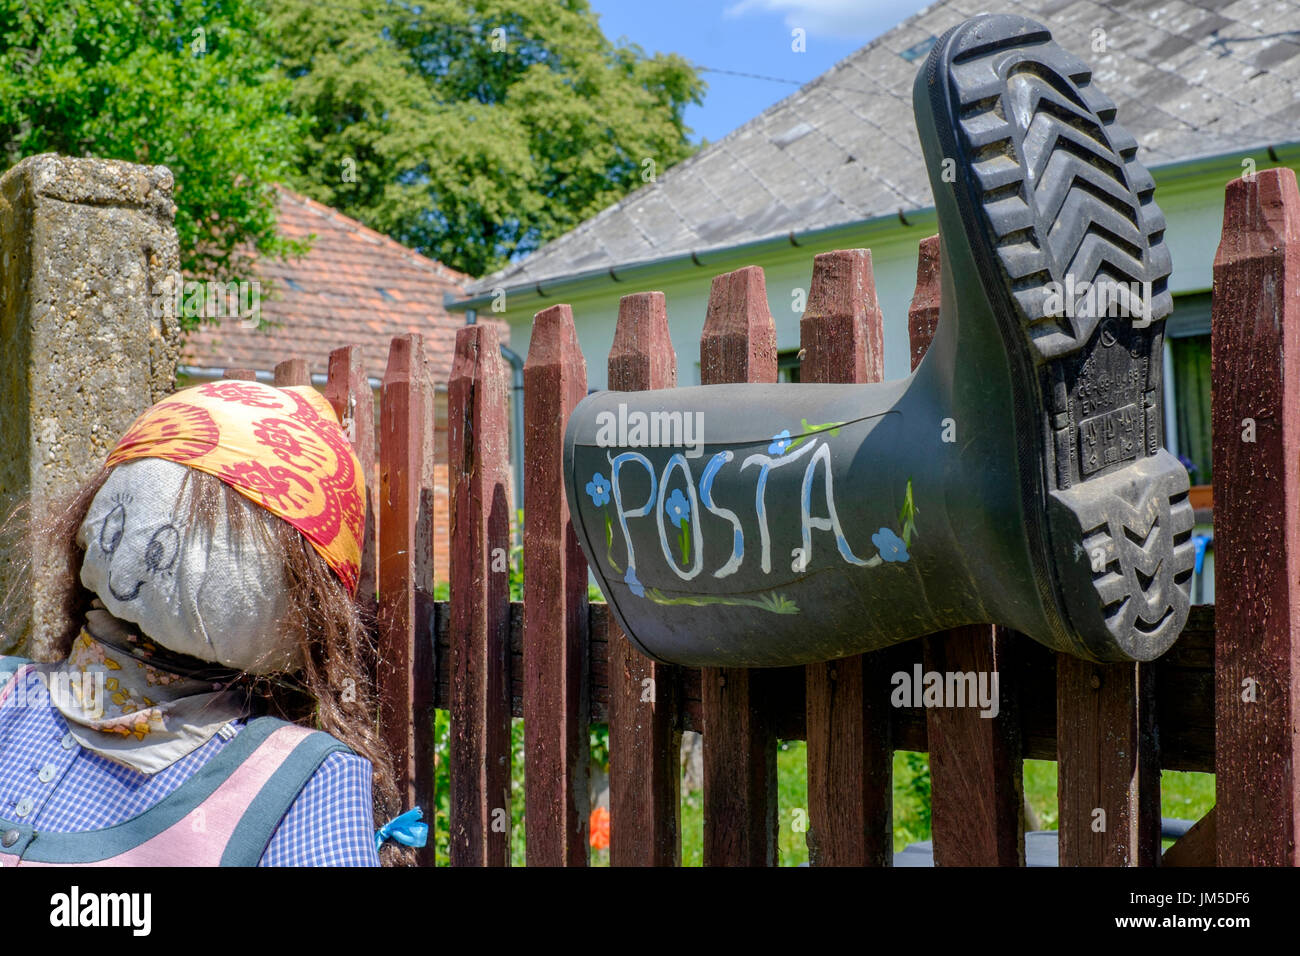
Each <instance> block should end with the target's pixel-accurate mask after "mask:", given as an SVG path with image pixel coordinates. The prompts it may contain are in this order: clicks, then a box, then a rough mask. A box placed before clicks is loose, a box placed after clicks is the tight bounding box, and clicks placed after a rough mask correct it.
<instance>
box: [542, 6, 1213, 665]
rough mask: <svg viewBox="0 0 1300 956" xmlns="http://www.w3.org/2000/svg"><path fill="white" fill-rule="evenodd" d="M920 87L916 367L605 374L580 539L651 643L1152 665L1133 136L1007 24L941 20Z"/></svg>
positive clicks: (1148, 192)
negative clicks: (691, 380)
mask: <svg viewBox="0 0 1300 956" xmlns="http://www.w3.org/2000/svg"><path fill="white" fill-rule="evenodd" d="M914 99H915V110H916V120H917V129H918V133H919V135H920V139H921V143H922V147H923V149H924V153H925V157H926V162H927V165H928V167H929V170H930V179H931V185H932V188H933V190H934V194H935V203H936V207H937V209H938V215H939V227H940V235H941V251H942V257H943V262H942V281H943V298H942V304H941V310H940V320H939V326H938V329H937V331H936V334H935V338H934V342H933V343H932V345H931V347H930V349H929V351H928V352H927V354H926V357H925V359H924V361H923V362H922V363H921V365H920V366H919V367H918V368H917V370H916V371H915V373H913V375H912V376H911V377H910V378H907V379H904V380H902V381H897V382H887V383H883V384H879V385H721V386H702V387H697V388H682V389H671V390H665V391H657V392H603V393H599V394H596V395H592V396H590V397H589V398H587V399H586V400H585V401H584V402H583V403H582V404H581V405H579V407H578V408H577V409H576V410H575V412H574V415H573V417H572V419H571V420H570V423H569V427H568V431H567V434H566V441H565V455H566V458H565V471H566V491H567V494H568V496H569V502H570V507H571V509H572V511H573V514H574V518H575V525H576V527H577V529H578V533H579V538H580V540H581V541H582V544H583V547H584V549H585V551H586V553H587V557H588V560H589V561H590V563H591V566H592V568H593V569H594V570H595V572H596V575H597V577H598V579H599V580H600V582H601V587H602V590H603V591H604V593H605V595H606V597H607V599H608V600H609V602H610V604H611V605H612V606H613V608H614V610H615V613H616V614H617V616H618V619H619V622H620V623H621V625H622V626H623V628H624V630H625V631H626V632H627V634H628V636H629V637H630V638H631V639H632V640H633V641H634V642H635V643H636V644H637V645H638V646H639V647H640V648H641V649H642V650H643V651H644V652H645V653H647V654H649V655H650V656H652V657H655V658H658V659H660V660H665V661H670V662H673V663H680V664H688V665H736V666H764V665H786V664H798V663H806V662H809V661H813V660H825V659H831V658H835V657H841V656H844V655H847V654H853V653H860V652H863V651H868V650H873V649H877V648H880V647H884V646H887V645H890V644H894V643H898V642H900V641H904V640H908V639H911V638H915V637H920V636H923V635H925V634H928V633H932V632H934V631H937V630H942V629H945V628H948V627H953V626H956V625H960V624H968V623H979V622H988V623H997V624H1004V625H1007V626H1010V627H1013V628H1015V629H1017V630H1019V631H1022V632H1023V633H1025V634H1027V635H1029V636H1030V637H1032V638H1034V639H1035V640H1037V641H1039V642H1041V643H1043V644H1045V645H1047V646H1049V647H1052V648H1055V649H1058V650H1063V651H1067V652H1069V653H1072V654H1076V655H1078V656H1081V657H1086V658H1090V659H1094V660H1102V661H1120V660H1150V659H1152V658H1154V657H1156V656H1158V655H1160V654H1161V653H1163V652H1164V651H1165V650H1166V649H1168V647H1169V646H1170V645H1171V644H1172V643H1173V641H1174V640H1175V639H1176V638H1177V636H1178V634H1179V632H1180V631H1181V629H1182V626H1183V624H1184V622H1185V621H1186V617H1187V611H1188V605H1189V587H1190V580H1191V572H1192V564H1193V559H1194V549H1193V546H1192V544H1191V541H1190V536H1191V529H1192V511H1191V506H1190V503H1189V502H1188V500H1187V491H1188V479H1187V473H1186V471H1185V470H1184V469H1183V467H1182V466H1181V465H1180V464H1179V462H1178V461H1177V460H1176V459H1175V458H1174V457H1173V456H1172V455H1170V454H1169V453H1168V452H1167V451H1165V450H1164V449H1163V448H1162V447H1161V445H1162V437H1161V423H1162V409H1161V398H1162V388H1161V341H1162V331H1163V325H1164V319H1165V317H1166V316H1167V315H1168V313H1169V311H1170V309H1171V299H1170V296H1169V293H1168V291H1167V289H1166V279H1167V277H1168V274H1169V270H1170V261H1169V254H1168V252H1167V250H1166V249H1165V246H1164V242H1163V230H1164V219H1163V217H1162V216H1161V214H1160V212H1159V210H1158V209H1157V208H1156V206H1155V204H1154V202H1153V201H1152V193H1153V189H1154V184H1153V181H1152V179H1151V177H1150V175H1149V174H1148V173H1147V171H1146V170H1145V169H1144V168H1143V167H1142V166H1141V165H1139V164H1138V163H1137V162H1136V161H1135V159H1134V156H1135V154H1136V152H1137V147H1136V143H1135V141H1134V140H1133V138H1132V137H1131V136H1130V135H1129V134H1128V133H1126V132H1125V131H1124V130H1123V129H1122V128H1120V127H1119V126H1117V125H1116V124H1115V122H1114V119H1115V108H1114V106H1113V104H1111V102H1110V101H1109V100H1107V99H1106V98H1105V97H1104V96H1103V95H1102V94H1101V93H1100V92H1098V91H1097V90H1096V89H1094V88H1093V87H1092V86H1091V84H1090V73H1089V71H1088V69H1087V67H1086V66H1085V65H1084V64H1083V63H1082V62H1080V61H1079V60H1078V59H1077V58H1075V57H1074V56H1072V55H1071V54H1069V53H1067V52H1066V51H1065V50H1063V49H1062V48H1061V47H1059V46H1057V45H1056V44H1055V43H1053V42H1052V39H1051V36H1050V34H1049V33H1048V32H1047V30H1046V29H1045V28H1043V27H1041V26H1039V25H1038V24H1036V23H1033V22H1031V21H1029V20H1025V19H1023V18H1020V17H1013V16H986V17H978V18H975V19H973V20H970V21H967V22H966V23H963V24H961V25H960V26H958V27H957V28H955V29H954V30H952V31H950V32H949V33H947V34H946V35H945V36H944V37H943V38H942V39H940V40H939V41H938V43H937V44H936V46H935V48H934V49H933V50H932V51H931V54H930V56H929V59H928V60H927V62H926V64H925V66H924V67H923V69H922V71H921V73H920V74H919V76H918V77H917V83H916V88H915V96H914ZM642 426H644V427H642Z"/></svg>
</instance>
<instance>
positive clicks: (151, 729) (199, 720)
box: [37, 602, 248, 774]
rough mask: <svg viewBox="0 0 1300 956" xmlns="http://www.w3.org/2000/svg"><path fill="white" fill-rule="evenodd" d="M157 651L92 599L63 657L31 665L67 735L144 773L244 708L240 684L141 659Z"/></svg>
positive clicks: (193, 745) (188, 747) (187, 750)
mask: <svg viewBox="0 0 1300 956" xmlns="http://www.w3.org/2000/svg"><path fill="white" fill-rule="evenodd" d="M96 605H98V602H96ZM119 648H126V650H120V649H119ZM156 651H157V648H156V647H155V646H154V645H153V644H152V643H151V642H150V641H149V640H148V638H145V637H142V636H140V635H139V634H137V633H135V632H134V631H133V630H132V629H130V628H129V627H128V626H127V625H126V624H125V623H124V622H122V621H119V620H117V619H115V618H114V617H113V616H112V615H111V614H109V613H108V612H107V611H106V610H104V609H103V608H102V607H100V606H94V607H92V609H91V610H90V611H89V612H88V613H87V615H86V625H85V626H84V627H83V628H82V629H81V633H80V634H78V635H77V637H76V639H75V640H74V641H73V643H72V650H71V652H70V653H69V654H68V658H67V660H65V661H63V662H62V663H58V664H40V665H37V671H38V673H40V674H41V675H43V678H44V680H45V683H46V686H47V687H48V688H49V691H50V700H51V703H52V704H53V706H54V708H55V709H56V710H58V712H59V713H60V714H62V715H63V718H64V720H66V721H67V724H68V732H69V733H70V734H72V736H73V739H75V740H76V741H77V743H79V744H80V745H81V746H83V747H85V748H86V749H87V750H90V751H92V752H94V753H97V754H99V755H100V756H102V757H106V758H107V759H109V760H112V761H115V762H116V763H119V764H122V765H124V766H126V767H130V768H131V769H133V770H137V771H139V772H141V773H146V774H153V773H157V772H158V771H159V770H162V769H164V768H166V767H169V766H171V765H172V764H173V763H175V762H176V761H177V760H179V759H180V758H181V757H184V756H186V755H187V754H189V753H192V752H193V751H194V750H196V749H197V748H198V747H200V746H202V745H203V744H204V743H206V742H207V741H208V740H210V739H211V738H212V736H213V735H214V734H215V733H217V731H219V730H220V729H221V728H222V727H224V726H225V725H226V724H227V723H229V722H230V721H232V720H234V719H236V718H239V717H243V716H245V715H246V714H247V712H248V709H247V700H248V698H247V695H246V693H244V692H243V691H242V690H225V689H223V684H221V683H214V682H212V681H210V680H198V679H194V678H188V677H182V676H180V675H178V674H175V673H172V672H170V671H167V670H163V669H162V668H161V667H154V666H152V665H150V664H149V663H147V659H148V657H149V656H150V655H151V654H153V653H155V652H156Z"/></svg>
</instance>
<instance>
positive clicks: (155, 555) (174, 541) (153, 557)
mask: <svg viewBox="0 0 1300 956" xmlns="http://www.w3.org/2000/svg"><path fill="white" fill-rule="evenodd" d="M180 544H181V536H180V532H179V531H177V530H176V527H175V525H170V524H165V525H163V526H162V527H161V528H159V529H158V530H157V531H155V532H154V533H153V537H151V538H150V539H149V543H148V544H147V545H145V549H144V564H145V567H147V568H148V569H149V570H150V571H153V572H155V573H160V572H164V571H170V570H171V569H172V565H174V564H175V563H176V555H177V553H178V552H179V551H180Z"/></svg>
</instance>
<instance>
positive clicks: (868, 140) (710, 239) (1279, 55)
mask: <svg viewBox="0 0 1300 956" xmlns="http://www.w3.org/2000/svg"><path fill="white" fill-rule="evenodd" d="M985 9H987V7H986V0H940V2H938V3H934V4H932V5H931V6H929V7H927V8H925V9H924V10H922V11H920V12H919V13H918V14H916V15H915V16H913V17H911V18H909V19H907V20H905V21H903V22H902V23H900V24H899V25H898V26H897V27H895V28H894V29H892V30H890V31H888V32H886V33H885V34H883V35H882V36H880V37H878V38H877V39H876V40H874V41H872V42H871V43H869V44H867V45H866V46H864V47H863V48H861V49H860V50H858V51H856V52H855V53H853V54H851V55H850V56H848V57H846V58H845V59H844V60H842V61H841V62H840V63H838V64H836V65H835V66H834V67H832V68H831V69H830V70H828V71H826V72H825V73H824V74H822V75H821V76H820V77H818V78H817V79H815V80H813V81H812V82H810V83H808V84H806V85H805V86H803V87H801V88H800V89H799V90H797V91H795V92H794V93H792V94H791V95H790V96H788V97H786V98H785V99H784V100H782V101H781V102H779V103H776V104H775V105H773V106H771V107H769V108H768V109H767V110H765V111H764V112H763V113H762V114H760V115H759V116H757V117H755V118H754V119H753V120H751V121H749V122H748V123H746V124H744V125H743V126H741V127H740V128H738V129H736V130H734V131H733V132H731V133H730V134H729V135H728V136H726V137H724V138H723V139H721V140H719V141H718V142H716V143H713V144H711V145H710V146H708V147H707V148H705V149H703V150H701V151H700V152H699V153H697V154H696V155H695V156H693V157H691V158H690V159H687V160H685V161H683V162H681V163H679V164H677V165H676V166H675V167H673V168H671V169H668V170H665V171H662V172H661V173H660V175H659V181H658V182H657V183H655V184H653V185H650V186H647V187H644V188H642V189H640V190H638V191H637V192H635V193H632V194H631V195H629V196H627V197H625V198H624V199H623V200H621V201H620V202H618V203H616V204H615V205H613V206H611V207H610V208H608V209H606V210H603V211H602V212H601V213H599V214H598V215H596V216H594V217H592V218H591V219H588V220H587V221H586V222H584V223H582V224H580V225H579V226H577V227H576V228H575V229H573V230H572V231H571V232H569V233H567V234H565V235H564V236H561V237H559V238H557V239H555V240H553V241H552V242H550V243H548V244H547V245H545V246H543V247H542V248H541V249H539V250H537V251H536V252H534V253H533V254H532V255H531V256H528V257H527V258H525V259H523V260H521V261H519V262H515V263H511V264H510V265H509V266H507V267H506V268H505V269H503V270H502V271H501V272H499V273H497V274H495V275H492V276H487V277H485V278H483V279H480V280H479V281H478V282H476V283H474V284H472V285H471V286H470V288H469V292H470V293H471V294H478V293H482V292H484V291H487V290H490V289H492V288H494V287H497V286H506V287H513V286H523V285H531V284H532V283H535V282H538V281H541V282H552V281H554V280H555V279H558V278H562V277H564V276H567V275H572V274H574V273H578V272H584V271H588V270H591V269H596V268H606V269H607V268H612V267H615V266H624V265H627V264H630V263H634V262H641V261H647V260H650V259H657V258H662V257H667V256H674V255H688V254H690V253H692V252H704V251H707V250H709V249H711V248H717V247H721V246H733V245H738V244H741V243H744V242H749V241H755V240H759V239H763V238H768V237H773V236H780V235H783V234H786V233H789V232H791V231H795V232H803V231H805V230H809V229H817V228H822V227H826V226H832V225H839V224H843V223H846V222H852V221H857V220H862V219H869V218H873V217H876V216H885V215H893V214H894V213H896V212H898V211H899V209H900V208H901V209H903V210H904V211H906V210H910V209H916V208H923V207H926V206H929V205H930V203H931V198H930V186H929V180H928V177H927V174H926V170H925V167H924V163H923V162H922V161H921V156H920V144H919V143H918V141H917V137H916V131H915V129H914V128H913V125H912V110H911V97H912V83H913V80H914V78H915V76H916V71H917V70H918V69H919V68H920V66H921V62H922V60H919V59H914V60H911V61H909V60H907V59H904V57H903V56H902V55H901V54H902V53H903V52H904V51H908V50H912V49H914V48H916V47H917V45H918V44H923V43H924V42H925V41H926V40H928V39H929V38H930V37H937V36H939V35H941V34H942V33H943V32H944V31H946V30H947V29H948V28H949V27H951V26H953V25H955V24H956V23H959V22H960V21H961V20H963V19H965V18H966V17H968V16H972V15H974V14H976V13H980V12H983V11H984V10H985ZM998 9H1000V10H1007V11H1009V12H1016V13H1020V14H1022V15H1024V16H1028V17H1032V18H1034V19H1037V20H1039V21H1041V22H1043V23H1045V24H1046V25H1047V26H1048V27H1049V28H1050V29H1051V30H1052V32H1053V34H1054V35H1055V37H1056V39H1057V41H1058V42H1060V43H1061V44H1062V45H1063V46H1065V47H1066V48H1068V49H1070V50H1072V51H1073V52H1075V53H1076V54H1078V55H1079V56H1081V57H1083V58H1084V59H1085V60H1086V61H1087V62H1088V63H1089V64H1091V65H1092V67H1093V70H1094V77H1095V80H1096V82H1097V85H1098V86H1099V87H1100V88H1101V89H1103V90H1105V91H1106V93H1107V94H1108V95H1109V96H1110V97H1111V99H1113V100H1114V101H1115V103H1116V105H1117V106H1118V108H1119V110H1120V116H1121V118H1122V120H1123V122H1124V125H1125V126H1127V127H1128V128H1129V129H1131V130H1132V131H1133V133H1134V134H1135V135H1136V136H1137V138H1138V143H1139V146H1140V150H1139V157H1140V158H1141V159H1142V160H1143V162H1146V163H1147V164H1149V165H1159V164H1163V163H1171V162H1177V161H1179V160H1182V159H1188V158H1191V157H1194V156H1204V155H1208V154H1213V153H1223V152H1230V151H1232V150H1245V149H1248V148H1252V147H1259V146H1262V145H1265V144H1275V143H1284V142H1290V141H1293V140H1295V139H1297V138H1300V136H1297V131H1300V36H1297V35H1296V34H1295V33H1294V32H1293V31H1297V30H1300V4H1297V3H1295V2H1292V0H1000V2H999V4H998ZM1097 29H1101V30H1104V31H1106V32H1105V40H1106V48H1105V49H1104V50H1103V51H1098V50H1094V49H1093V47H1094V40H1095V39H1097V35H1096V34H1095V33H1094V31H1095V30H1097ZM1289 31H1291V32H1289Z"/></svg>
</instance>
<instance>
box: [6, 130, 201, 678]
mask: <svg viewBox="0 0 1300 956" xmlns="http://www.w3.org/2000/svg"><path fill="white" fill-rule="evenodd" d="M175 210H176V207H175V206H174V205H173V203H172V174H171V172H170V171H169V170H167V169H166V168H165V167H163V166H137V165H134V164H131V163H125V162H118V161H112V160H101V159H72V158H67V157H62V156H55V155H53V154H45V155H40V156H32V157H29V158H28V159H25V160H23V161H22V162H21V163H19V164H18V165H16V166H14V167H13V168H12V169H10V170H9V171H8V172H7V173H5V174H4V176H2V177H0V400H2V402H3V406H2V407H0V503H3V504H4V505H5V512H6V513H8V512H9V511H10V509H11V508H12V506H13V505H14V504H15V503H16V502H19V501H21V500H23V499H28V500H29V501H30V505H31V508H32V509H33V511H39V510H40V509H43V508H44V507H45V506H46V505H47V504H49V503H50V502H52V501H55V500H57V499H58V498H60V497H61V496H63V495H65V494H66V493H68V492H69V491H71V490H73V489H75V488H76V487H77V486H78V485H79V484H81V483H82V482H84V481H85V480H86V479H88V478H89V477H91V476H92V475H94V473H95V472H96V471H97V470H98V469H99V466H100V464H101V463H102V462H103V461H104V458H105V457H106V456H107V455H108V452H109V451H110V449H111V447H112V445H113V443H114V442H115V441H116V439H117V438H118V437H119V436H120V435H121V434H122V433H123V432H124V431H125V430H126V429H127V427H128V426H129V425H130V424H131V422H132V420H133V419H134V418H135V417H136V415H138V414H139V413H140V412H141V411H142V410H143V409H145V408H146V407H148V406H149V405H150V404H152V403H153V402H154V401H156V400H157V399H159V398H162V397H163V396H164V395H166V394H167V393H169V392H170V391H171V390H172V389H173V388H174V385H175V378H176V360H177V354H178V350H179V345H180V342H179V334H178V333H179V330H178V327H177V324H176V310H175V306H174V299H173V295H174V284H175V282H176V281H177V280H178V278H179V268H180V266H179V260H178V250H177V240H176V230H175V228H174V227H173V216H174V214H175ZM0 547H2V548H3V551H0V592H2V593H4V594H8V593H9V591H10V589H11V587H12V585H13V582H14V581H15V580H16V575H17V574H18V573H19V569H20V568H21V566H22V565H23V564H24V563H26V562H28V561H30V562H31V567H32V570H33V574H32V583H31V591H30V595H29V596H27V597H25V598H24V599H23V600H20V601H14V602H12V607H11V609H10V612H9V616H8V617H7V619H6V620H4V621H2V622H0V649H4V648H6V647H8V648H10V649H12V648H14V647H15V646H23V645H25V648H26V653H27V654H29V655H30V656H34V657H41V656H44V655H46V654H48V653H49V650H50V647H51V644H52V642H53V640H54V639H55V638H56V637H57V635H55V634H53V633H52V631H51V628H50V626H49V625H50V613H51V609H52V608H54V607H57V606H58V603H59V602H60V601H62V600H63V596H62V595H60V594H58V593H56V591H57V584H56V583H55V581H56V580H57V577H58V576H57V574H55V573H53V572H52V570H51V569H50V568H48V567H47V562H45V561H44V560H42V558H43V553H42V549H43V548H45V547H47V544H46V543H45V542H42V541H39V540H34V539H30V538H28V537H25V536H22V537H17V538H13V537H9V536H7V541H6V543H5V544H4V545H0ZM15 614H17V617H16V618H15V616H14V615H15Z"/></svg>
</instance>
